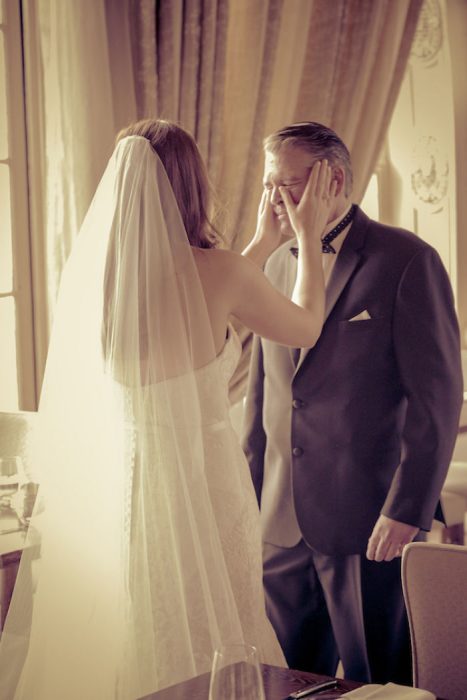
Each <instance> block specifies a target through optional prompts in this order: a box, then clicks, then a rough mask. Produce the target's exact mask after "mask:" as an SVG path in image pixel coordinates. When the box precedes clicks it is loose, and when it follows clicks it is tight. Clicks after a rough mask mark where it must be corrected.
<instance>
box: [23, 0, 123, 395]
mask: <svg viewBox="0 0 467 700" xmlns="http://www.w3.org/2000/svg"><path fill="white" fill-rule="evenodd" d="M23 6H24V7H23V10H24V20H23V21H24V31H25V69H26V108H27V130H28V161H29V179H30V201H29V206H30V211H31V229H32V235H31V245H32V276H33V290H34V292H33V293H34V333H35V356H36V386H37V395H39V394H40V386H41V383H42V376H43V371H44V365H45V359H46V355H47V347H48V339H49V334H50V325H51V319H52V316H53V308H54V305H55V299H56V295H57V291H58V285H59V281H60V275H61V271H62V269H63V265H64V263H65V261H66V259H67V257H68V254H69V252H70V250H71V246H72V243H73V240H74V237H75V236H76V234H77V232H78V230H79V227H80V224H81V222H82V219H83V217H84V214H85V212H86V210H87V208H88V206H89V204H90V201H91V198H92V195H93V193H94V190H95V188H96V185H97V183H98V181H99V179H100V176H101V175H102V172H103V169H104V166H105V163H106V161H107V159H108V157H109V155H110V152H111V150H112V144H113V140H114V136H115V130H116V128H117V127H118V126H119V125H120V126H122V125H123V124H124V123H126V122H127V121H129V120H131V119H134V118H135V114H136V108H135V98H134V87H133V71H132V62H131V53H130V44H129V27H128V24H127V31H126V32H125V24H124V22H123V21H121V20H122V19H124V17H125V13H124V12H122V9H123V3H119V7H118V8H117V7H116V6H115V3H113V7H112V3H111V0H107V6H106V2H105V1H104V0H79V2H75V0H25V1H24V3H23ZM119 15H120V16H119ZM109 32H111V35H110V34H109ZM110 36H111V39H112V40H109V38H110ZM111 65H112V70H111ZM83 284H85V280H83Z"/></svg>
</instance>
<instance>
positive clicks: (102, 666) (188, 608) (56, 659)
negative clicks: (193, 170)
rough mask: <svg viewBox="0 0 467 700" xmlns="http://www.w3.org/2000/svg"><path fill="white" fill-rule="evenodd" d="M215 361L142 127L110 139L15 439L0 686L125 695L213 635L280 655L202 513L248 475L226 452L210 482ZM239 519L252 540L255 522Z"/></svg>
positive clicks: (5, 695) (205, 652)
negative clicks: (30, 430) (29, 467)
mask: <svg viewBox="0 0 467 700" xmlns="http://www.w3.org/2000/svg"><path fill="white" fill-rule="evenodd" d="M221 368H222V365H221V364H220V363H219V362H218V358H216V353H215V347H214V341H213V337H212V331H211V326H210V323H209V317H208V312H207V307H206V302H205V298H204V295H203V290H202V287H201V283H200V279H199V277H198V273H197V268H196V265H195V261H194V257H193V254H192V250H191V247H190V245H189V242H188V239H187V236H186V232H185V229H184V226H183V222H182V219H181V216H180V213H179V210H178V207H177V204H176V201H175V197H174V194H173V191H172V188H171V186H170V182H169V180H168V178H167V175H166V172H165V169H164V167H163V165H162V163H161V161H160V159H159V158H158V156H157V155H156V153H155V152H154V150H153V149H152V147H151V146H150V144H149V142H148V141H147V140H146V139H144V138H142V137H137V136H132V137H128V138H125V139H123V140H122V141H120V142H119V143H118V145H117V147H116V149H115V151H114V153H113V155H112V157H111V159H110V161H109V164H108V166H107V168H106V171H105V173H104V175H103V178H102V180H101V183H100V185H99V187H98V189H97V192H96V194H95V197H94V199H93V202H92V204H91V207H90V209H89V212H88V214H87V216H86V218H85V221H84V223H83V225H82V229H81V231H80V234H79V236H78V239H77V241H76V244H75V246H74V249H73V251H72V254H71V256H70V258H69V261H68V263H67V265H66V268H65V271H64V273H63V277H62V283H61V288H60V294H59V300H58V304H57V309H56V314H55V321H54V329H53V334H52V339H51V344H50V349H49V355H48V360H47V368H46V375H45V380H44V386H43V391H42V396H41V404H40V408H39V416H38V428H37V435H36V438H35V442H34V446H33V450H32V460H33V463H34V467H35V469H36V470H37V471H38V473H39V474H40V484H41V486H40V495H39V499H38V502H37V504H36V508H35V513H34V515H33V518H32V521H31V526H30V528H29V533H28V542H27V545H28V546H27V548H26V550H25V553H24V555H23V558H22V562H21V567H20V572H19V575H18V579H17V585H16V587H15V592H14V596H13V599H12V603H11V606H10V612H9V615H8V618H7V622H6V626H5V629H4V632H3V635H2V639H1V644H0V698H2V700H12V698H15V699H16V698H18V699H19V698H21V699H25V700H45V699H46V698H47V700H55V699H57V700H58V698H67V700H74V699H75V698H76V700H78V699H79V700H83V699H86V700H92V699H94V698H95V699H96V700H97V699H99V700H105V699H109V700H111V699H112V700H114V699H115V698H122V699H123V698H124V699H126V700H129V699H132V698H137V697H141V696H143V695H145V694H148V693H150V692H152V691H154V690H156V689H158V688H161V687H165V686H168V685H171V684H173V683H176V682H179V681H181V680H183V679H184V678H188V677H191V676H194V675H196V674H198V673H202V672H204V671H207V670H209V668H210V666H211V659H212V653H213V650H214V649H215V647H217V646H219V645H220V644H222V643H228V642H242V641H247V642H250V643H253V644H255V643H256V644H257V645H258V646H259V648H260V653H261V654H262V660H264V661H269V663H281V661H282V662H283V657H282V656H281V652H280V651H279V649H278V646H277V641H276V640H275V638H272V636H271V637H270V635H272V631H271V632H270V630H269V628H267V624H268V623H267V622H266V620H265V619H264V620H263V618H265V616H264V601H262V598H261V595H262V593H260V592H258V594H257V600H256V601H250V602H251V604H253V603H254V604H255V605H257V606H258V605H259V608H260V610H259V611H258V612H257V614H258V616H259V617H258V619H259V622H258V624H257V625H256V627H255V628H254V630H253V631H250V632H248V635H247V636H248V638H247V639H245V628H244V627H245V626H244V623H242V615H243V616H244V614H245V613H244V611H242V610H240V607H241V605H242V603H241V596H240V598H239V595H238V592H236V591H235V590H234V587H233V586H232V564H231V563H229V561H227V558H226V555H225V539H226V538H225V533H223V532H222V528H223V527H224V525H222V522H221V521H220V516H219V513H220V512H221V511H225V508H227V514H226V518H228V517H232V518H233V520H235V517H236V515H235V512H232V514H231V515H229V513H228V507H229V504H235V503H236V502H237V501H239V499H240V500H243V501H244V500H245V493H246V492H247V491H246V489H248V488H250V486H247V485H246V484H245V473H244V472H243V470H242V469H243V467H242V469H239V470H236V469H230V468H229V469H228V470H226V473H225V474H222V478H221V481H222V483H221V485H220V486H219V487H218V488H217V489H216V490H215V491H213V487H212V484H211V483H210V480H211V474H212V473H214V472H213V465H212V464H211V462H212V461H213V460H212V454H213V452H212V449H213V448H212V444H211V443H210V441H212V436H213V435H215V436H217V437H216V440H218V439H219V436H222V435H223V436H224V437H223V438H222V460H221V461H222V462H223V463H224V464H226V465H229V464H235V463H238V462H239V460H240V456H239V454H238V452H237V450H238V445H236V443H235V440H234V439H233V438H232V435H231V434H230V433H229V432H227V433H225V430H226V425H225V421H223V420H220V419H219V417H221V418H222V416H225V412H226V406H227V403H226V395H225V391H224V385H223V381H224V380H223V378H222V377H221V376H218V374H219V373H220V372H221V371H222V369H221ZM206 392H207V393H206ZM207 394H208V395H207ZM223 431H224V432H223ZM222 468H223V464H218V465H217V469H218V470H222ZM219 489H220V490H219ZM250 490H251V492H252V491H253V490H252V488H251V489H250ZM248 493H249V492H248ZM213 494H215V495H213ZM249 498H250V496H249V495H247V497H246V500H248V499H249ZM252 498H253V497H252ZM219 501H220V503H219ZM239 502H240V501H239ZM224 504H225V506H224ZM234 507H235V506H234ZM252 507H253V506H252ZM249 512H250V514H251V513H252V511H251V510H250V511H249ZM251 517H254V516H251ZM248 527H250V528H251V527H252V528H253V533H252V538H253V540H255V538H256V537H257V538H258V540H257V541H258V547H260V545H259V537H260V536H259V524H256V522H253V523H252V522H250V523H248ZM255 528H258V533H256V531H255ZM232 539H233V538H232ZM255 547H256V541H255ZM255 552H256V550H255ZM253 556H256V555H252V557H253ZM258 558H259V562H255V566H257V569H258V570H257V572H256V573H254V575H255V576H256V575H257V576H258V577H259V580H258V587H260V586H261V572H260V563H261V562H260V552H259V551H258ZM251 563H252V562H251V561H250V563H249V565H250V564H251ZM252 568H254V567H252ZM255 585H256V584H255ZM258 591H259V588H258ZM248 598H249V599H250V598H251V594H250V593H248ZM261 605H263V610H261ZM242 624H243V626H242ZM252 636H257V637H259V638H253V639H252V638H251V637H252ZM265 640H266V641H265ZM263 642H264V646H263V648H262V644H263Z"/></svg>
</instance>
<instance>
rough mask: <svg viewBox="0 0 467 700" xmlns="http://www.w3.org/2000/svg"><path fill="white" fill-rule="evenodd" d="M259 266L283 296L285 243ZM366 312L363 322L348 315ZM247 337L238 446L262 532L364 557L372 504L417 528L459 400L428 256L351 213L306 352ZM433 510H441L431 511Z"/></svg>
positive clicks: (288, 261) (455, 346)
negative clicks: (250, 346)
mask: <svg viewBox="0 0 467 700" xmlns="http://www.w3.org/2000/svg"><path fill="white" fill-rule="evenodd" d="M266 273H267V275H268V276H269V278H270V279H271V281H272V282H273V284H274V285H275V286H277V287H278V288H279V289H280V290H281V291H282V292H284V293H285V294H288V295H290V294H291V292H292V289H293V285H294V280H295V275H296V260H295V258H294V257H293V255H292V254H291V253H290V244H286V245H284V246H282V247H281V248H279V249H278V250H277V251H276V252H275V253H274V255H273V256H271V258H270V260H269V262H268V264H267V267H266ZM365 310H366V311H368V313H369V315H370V316H371V319H369V320H357V321H350V319H351V318H353V317H354V316H356V315H358V314H360V313H361V312H362V311H365ZM292 357H293V356H292V351H291V350H290V349H289V348H286V347H284V346H280V345H277V344H275V343H272V342H270V341H267V340H260V339H258V338H255V341H254V350H253V357H252V364H251V370H250V379H249V388H248V395H247V403H246V410H245V426H244V427H245V441H244V448H245V452H246V455H247V458H248V460H249V463H250V468H251V473H252V477H253V482H254V485H255V489H256V493H257V497H258V501H259V502H260V505H261V511H262V522H263V537H264V540H265V541H268V542H271V543H273V544H277V545H280V546H292V545H293V544H295V543H296V542H297V541H298V539H299V538H300V536H301V535H303V537H304V538H305V540H306V541H307V542H308V544H309V545H311V546H312V547H314V548H316V549H317V550H318V551H321V552H324V553H328V554H352V553H363V552H364V551H365V549H366V545H367V541H368V537H369V536H370V534H371V531H372V529H373V526H374V524H375V522H376V520H377V518H378V516H379V514H380V513H384V514H385V515H387V516H389V517H390V518H394V519H396V520H400V521H403V522H405V523H409V524H411V525H415V526H417V527H419V528H421V529H426V530H429V529H430V527H431V523H432V519H433V516H434V514H435V511H437V508H438V509H439V494H440V491H441V487H442V484H443V482H444V479H445V476H446V472H447V469H448V466H449V461H450V459H451V455H452V450H453V446H454V442H455V439H456V434H457V428H458V421H459V413H460V407H461V403H462V372H461V361H460V343H459V330H458V324H457V320H456V314H455V310H454V304H453V295H452V290H451V287H450V283H449V279H448V276H447V274H446V271H445V269H444V267H443V265H442V263H441V260H440V258H439V256H438V254H437V253H436V251H435V250H434V249H433V248H432V247H431V246H429V245H428V244H426V243H424V242H423V241H422V240H420V239H419V238H417V237H416V236H415V235H414V234H412V233H409V232H407V231H404V230H401V229H396V228H392V227H389V226H384V225H382V224H379V223H377V222H375V221H372V220H370V219H369V218H368V217H367V216H366V215H365V214H364V213H363V212H362V211H361V210H358V211H357V214H356V216H355V219H354V222H353V224H352V226H351V228H350V230H349V232H348V234H347V237H346V239H345V241H344V243H343V245H342V248H341V251H340V253H339V255H338V258H337V260H336V263H335V266H334V269H333V271H332V274H331V278H330V281H329V284H328V288H327V292H326V322H325V325H324V328H323V331H322V334H321V336H320V338H319V340H318V342H317V344H316V345H315V347H314V348H312V349H310V350H308V351H302V354H301V359H300V362H299V364H298V367H295V365H294V363H293V359H292ZM438 512H439V511H438Z"/></svg>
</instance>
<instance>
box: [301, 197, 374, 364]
mask: <svg viewBox="0 0 467 700" xmlns="http://www.w3.org/2000/svg"><path fill="white" fill-rule="evenodd" d="M368 223H369V219H368V217H367V216H366V214H364V213H363V212H362V211H361V209H357V212H356V214H355V218H354V220H353V223H352V226H351V227H350V229H349V232H348V233H347V236H346V238H345V241H344V243H343V244H342V248H341V250H340V252H339V255H338V256H337V260H336V263H335V265H334V268H333V270H332V273H331V277H330V279H329V282H328V286H327V288H326V300H325V309H324V322H325V323H326V321H327V320H328V317H329V315H330V313H331V311H332V310H333V308H334V307H335V305H336V303H337V301H338V299H339V297H340V295H341V294H342V292H343V290H344V288H345V286H346V285H347V282H348V281H349V279H350V278H351V276H352V275H353V273H354V270H355V268H356V267H357V265H358V264H359V262H360V260H361V257H362V248H363V245H364V242H365V236H366V230H367V226H368ZM310 349H312V348H302V350H301V351H300V359H299V361H298V364H297V367H296V370H295V374H297V372H298V371H299V370H300V368H301V366H302V365H303V362H304V360H305V358H306V357H307V355H308V353H309V352H310Z"/></svg>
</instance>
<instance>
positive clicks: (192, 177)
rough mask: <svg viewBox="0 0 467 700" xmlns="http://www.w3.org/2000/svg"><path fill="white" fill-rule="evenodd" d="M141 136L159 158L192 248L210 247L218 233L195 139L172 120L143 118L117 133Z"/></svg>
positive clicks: (215, 241)
mask: <svg viewBox="0 0 467 700" xmlns="http://www.w3.org/2000/svg"><path fill="white" fill-rule="evenodd" d="M127 136H143V137H144V138H145V139H147V140H148V141H149V143H150V144H151V146H152V147H153V149H154V150H155V151H156V153H157V155H158V156H159V158H160V159H161V161H162V163H163V165H164V168H165V170H166V172H167V175H168V178H169V180H170V184H171V185H172V189H173V191H174V194H175V198H176V200H177V204H178V208H179V209H180V214H181V216H182V219H183V223H184V225H185V230H186V233H187V236H188V240H189V241H190V244H191V245H192V246H195V247H196V248H214V247H216V245H218V243H219V242H220V235H219V233H218V231H217V230H216V228H215V226H214V224H213V223H212V221H211V218H210V211H211V209H212V200H213V196H212V188H211V185H210V183H209V178H208V174H207V170H206V166H205V164H204V162H203V159H202V157H201V154H200V152H199V149H198V146H197V145H196V142H195V140H194V139H193V137H192V136H190V134H189V133H188V132H186V131H185V130H184V129H182V128H181V127H180V126H178V125H177V124H175V123H174V122H170V121H167V120H165V119H143V120H142V121H139V122H136V123H134V124H130V125H129V126H127V127H126V128H125V129H123V130H122V131H120V133H119V134H118V135H117V142H118V141H120V140H121V139H123V138H125V137H127Z"/></svg>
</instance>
